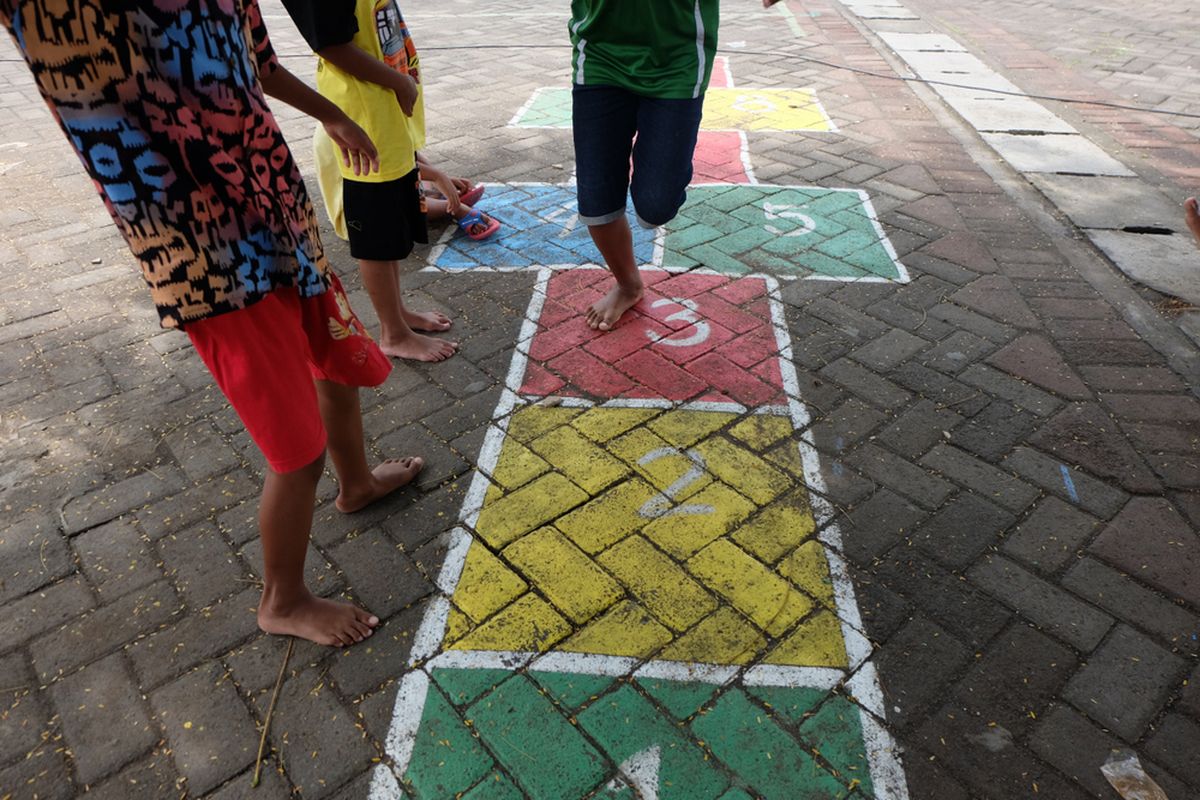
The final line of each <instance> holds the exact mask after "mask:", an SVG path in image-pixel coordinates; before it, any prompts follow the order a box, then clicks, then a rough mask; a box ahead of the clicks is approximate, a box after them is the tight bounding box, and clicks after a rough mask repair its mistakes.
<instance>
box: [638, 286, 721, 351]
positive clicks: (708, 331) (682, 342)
mask: <svg viewBox="0 0 1200 800" xmlns="http://www.w3.org/2000/svg"><path fill="white" fill-rule="evenodd" d="M672 305H675V306H682V307H683V308H682V309H680V310H679V311H676V312H675V313H674V314H671V315H670V316H668V317H666V318H665V320H664V321H666V322H675V321H676V320H679V321H681V322H690V323H692V325H693V327H695V329H696V331H695V333H693V334H692V335H691V336H685V337H683V338H667V337H666V336H664V335H663V334H660V333H655V332H654V331H646V336H647V337H649V339H650V341H652V342H657V343H658V344H665V345H669V346H671V347H691V346H692V345H697V344H701V343H703V342H706V341H708V337H709V336H711V335H712V326H711V325H709V324H708V323H707V322H705V321H704V320H703V319H701V318H700V315H699V314H698V313H696V312H698V311H699V310H700V306H698V305H697V304H696V301H695V300H689V299H688V298H686V297H663V298H660V299H658V300H655V301H654V302H653V303H652V304H651V305H650V307H651V308H662V307H663V306H672Z"/></svg>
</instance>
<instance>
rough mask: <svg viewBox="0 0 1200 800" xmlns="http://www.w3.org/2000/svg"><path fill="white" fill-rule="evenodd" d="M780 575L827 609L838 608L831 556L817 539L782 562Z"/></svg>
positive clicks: (803, 545)
mask: <svg viewBox="0 0 1200 800" xmlns="http://www.w3.org/2000/svg"><path fill="white" fill-rule="evenodd" d="M779 574H781V575H783V576H784V577H785V578H787V579H788V580H790V581H791V582H792V583H794V584H795V585H796V586H799V587H800V588H801V589H803V590H804V591H805V592H807V593H808V594H809V595H811V596H812V597H814V598H816V600H817V602H818V603H820V604H821V605H823V606H825V607H826V608H829V609H834V608H836V607H837V606H836V603H835V601H834V597H833V581H832V580H831V579H830V577H829V556H828V555H827V554H826V552H825V545H823V544H821V543H820V542H818V541H816V540H815V539H814V540H813V541H811V542H805V543H804V544H802V545H800V547H798V548H796V550H795V551H794V552H792V554H791V555H789V556H788V557H787V558H785V559H784V560H783V561H781V562H780V563H779Z"/></svg>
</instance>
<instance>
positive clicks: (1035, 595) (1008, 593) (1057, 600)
mask: <svg viewBox="0 0 1200 800" xmlns="http://www.w3.org/2000/svg"><path fill="white" fill-rule="evenodd" d="M967 577H968V578H969V579H970V581H971V583H973V584H974V585H976V586H978V587H979V588H981V589H983V590H984V591H986V592H988V593H989V594H991V595H992V596H994V597H995V598H996V599H998V600H1000V601H1001V602H1003V603H1005V604H1007V605H1008V606H1010V607H1012V608H1013V609H1015V610H1016V611H1017V612H1018V613H1019V614H1021V616H1023V617H1024V618H1025V619H1027V620H1029V621H1030V622H1032V623H1034V624H1035V625H1037V626H1038V628H1039V629H1041V630H1045V631H1047V632H1049V633H1051V634H1053V635H1055V636H1057V637H1058V638H1060V639H1062V640H1063V641H1065V642H1067V643H1068V644H1071V645H1073V646H1074V647H1076V648H1077V649H1079V650H1082V651H1083V652H1085V653H1089V652H1091V651H1092V649H1093V648H1095V647H1096V645H1097V644H1099V643H1100V640H1101V639H1102V638H1104V635H1105V634H1106V633H1107V632H1108V630H1109V628H1111V627H1112V625H1113V620H1112V618H1111V617H1109V616H1108V615H1107V614H1105V613H1103V612H1101V611H1097V610H1096V609H1095V608H1093V607H1092V606H1090V605H1088V604H1087V603H1084V602H1082V601H1080V600H1078V599H1076V598H1075V597H1073V596H1072V595H1070V594H1068V593H1066V592H1064V591H1062V590H1061V589H1059V588H1058V587H1056V586H1054V585H1053V584H1051V583H1048V582H1046V581H1044V580H1042V579H1040V578H1038V577H1036V576H1035V575H1033V574H1032V573H1030V572H1027V571H1026V570H1024V569H1022V568H1021V567H1020V566H1018V565H1017V564H1015V563H1014V562H1012V561H1009V560H1008V559H1006V558H1004V557H1003V556H994V555H988V556H984V557H983V558H982V559H980V561H979V562H978V563H977V564H976V565H975V566H973V567H972V568H971V569H970V570H969V571H968V572H967Z"/></svg>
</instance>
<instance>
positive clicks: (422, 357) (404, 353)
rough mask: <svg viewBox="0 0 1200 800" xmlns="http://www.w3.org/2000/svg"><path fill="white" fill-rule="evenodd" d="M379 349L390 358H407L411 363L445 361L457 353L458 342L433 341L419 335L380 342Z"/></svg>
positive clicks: (428, 337)
mask: <svg viewBox="0 0 1200 800" xmlns="http://www.w3.org/2000/svg"><path fill="white" fill-rule="evenodd" d="M379 349H380V350H382V351H383V352H384V353H385V354H386V355H389V356H391V357H392V358H407V359H410V360H412V361H445V360H446V359H447V358H449V357H450V356H452V355H454V354H455V352H457V351H458V342H450V341H446V340H445V339H434V338H433V337H432V336H423V335H422V334H419V333H415V332H414V333H410V334H409V335H408V336H405V337H403V338H400V339H397V340H395V341H392V342H382V341H381V342H380V343H379Z"/></svg>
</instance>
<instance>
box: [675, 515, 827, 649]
mask: <svg viewBox="0 0 1200 800" xmlns="http://www.w3.org/2000/svg"><path fill="white" fill-rule="evenodd" d="M687 567H688V569H689V570H691V572H692V574H693V575H695V576H696V577H697V578H699V579H700V580H701V581H702V582H703V583H704V584H705V585H707V586H710V587H712V588H713V589H715V590H716V591H717V592H719V593H720V594H721V595H722V596H723V597H724V598H725V599H726V600H728V601H729V602H730V603H732V604H733V605H734V607H735V608H737V609H738V610H739V611H741V612H742V613H743V614H745V615H746V616H747V617H749V618H750V619H751V620H753V621H754V624H756V625H758V627H760V628H762V629H763V630H764V631H766V632H767V633H769V634H771V635H772V636H779V635H781V634H783V633H784V631H787V630H788V629H789V628H791V627H792V625H794V624H795V623H796V622H797V621H798V620H800V619H801V618H802V617H804V615H806V614H808V613H809V612H810V611H812V608H813V601H812V600H810V599H809V598H808V597H807V596H806V595H804V593H802V592H800V591H797V590H796V589H795V588H793V587H792V585H791V584H790V583H788V582H787V581H785V580H784V579H783V578H781V577H779V576H778V575H777V574H775V573H774V572H772V571H771V570H770V569H769V568H768V567H766V566H765V565H763V563H762V562H760V561H757V560H756V559H755V558H754V557H753V556H751V555H749V554H748V553H747V552H746V551H745V550H742V549H741V548H739V547H738V546H737V545H735V544H734V543H733V542H730V541H729V540H728V539H719V540H717V541H715V542H713V543H712V544H710V545H709V546H708V547H706V548H704V549H703V550H701V551H700V552H699V553H697V554H696V555H694V556H692V557H691V558H690V559H688V562H687Z"/></svg>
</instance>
